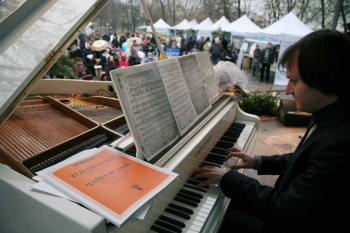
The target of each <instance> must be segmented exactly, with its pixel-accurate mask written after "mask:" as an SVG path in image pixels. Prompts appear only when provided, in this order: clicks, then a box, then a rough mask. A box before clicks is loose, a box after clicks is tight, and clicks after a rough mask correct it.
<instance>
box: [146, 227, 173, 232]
mask: <svg viewBox="0 0 350 233" xmlns="http://www.w3.org/2000/svg"><path fill="white" fill-rule="evenodd" d="M151 230H153V231H156V232H158V233H173V232H171V231H168V230H165V229H163V228H160V227H157V226H155V225H153V226H151Z"/></svg>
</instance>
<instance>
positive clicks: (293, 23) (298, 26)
mask: <svg viewBox="0 0 350 233" xmlns="http://www.w3.org/2000/svg"><path fill="white" fill-rule="evenodd" d="M311 32H312V30H311V29H310V28H309V27H307V26H306V25H305V24H304V23H303V22H302V21H300V20H299V19H298V17H296V16H295V14H294V13H293V12H289V13H288V14H287V15H286V16H284V17H283V18H282V19H280V20H278V21H277V22H275V23H274V24H272V25H271V26H269V27H267V28H265V29H263V30H262V32H260V33H257V32H249V31H248V32H247V34H248V35H247V36H246V40H249V41H256V42H263V43H268V42H271V43H272V44H273V43H278V42H279V43H280V44H281V45H280V50H279V56H278V57H279V58H281V57H282V55H283V52H284V51H285V50H286V49H287V48H288V47H289V46H291V45H292V44H294V43H295V42H297V41H298V40H300V39H301V38H302V37H304V36H306V35H307V34H309V33H311ZM287 83H288V79H287V77H286V74H285V72H282V71H280V70H279V69H276V74H275V81H274V85H283V86H284V85H287Z"/></svg>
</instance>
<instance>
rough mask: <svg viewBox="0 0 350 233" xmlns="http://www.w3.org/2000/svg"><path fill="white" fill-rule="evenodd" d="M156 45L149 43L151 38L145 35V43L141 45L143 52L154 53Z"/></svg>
mask: <svg viewBox="0 0 350 233" xmlns="http://www.w3.org/2000/svg"><path fill="white" fill-rule="evenodd" d="M155 49H156V46H155V45H154V44H152V43H151V38H149V37H147V43H146V44H145V45H144V46H143V52H144V53H145V54H147V53H152V54H153V53H155Z"/></svg>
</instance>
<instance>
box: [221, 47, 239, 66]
mask: <svg viewBox="0 0 350 233" xmlns="http://www.w3.org/2000/svg"><path fill="white" fill-rule="evenodd" d="M226 56H229V57H231V59H228V58H226ZM237 58H238V56H237V54H236V52H235V51H233V50H231V51H228V50H227V49H226V50H225V51H224V52H223V54H222V56H221V60H223V61H230V62H232V63H235V64H236V60H237Z"/></svg>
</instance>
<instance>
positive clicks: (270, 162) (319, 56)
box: [192, 30, 350, 233]
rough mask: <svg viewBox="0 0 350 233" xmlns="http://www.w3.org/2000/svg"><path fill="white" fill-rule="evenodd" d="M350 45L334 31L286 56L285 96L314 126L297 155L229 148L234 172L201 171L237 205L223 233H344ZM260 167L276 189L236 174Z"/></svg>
mask: <svg viewBox="0 0 350 233" xmlns="http://www.w3.org/2000/svg"><path fill="white" fill-rule="evenodd" d="M349 54H350V39H349V38H347V37H346V36H345V35H344V34H342V33H340V32H338V31H335V30H318V31H314V32H311V33H309V34H308V35H306V36H304V37H303V38H302V39H300V40H299V41H298V42H296V43H295V44H293V45H291V46H290V47H289V48H288V49H287V50H285V51H284V53H283V55H282V58H281V59H280V61H279V65H278V66H279V67H280V69H281V70H282V69H286V73H285V74H286V77H287V79H288V84H287V87H286V91H285V92H286V94H287V95H292V96H293V98H294V99H295V104H296V109H297V110H298V111H302V112H308V113H311V114H312V120H311V121H310V124H309V126H308V128H307V130H306V132H305V135H304V137H303V138H302V139H301V140H300V143H299V145H298V147H297V148H296V149H295V151H294V152H293V153H287V154H282V155H272V156H259V155H253V154H251V153H249V152H247V151H245V150H242V149H239V148H236V147H233V148H227V150H226V153H227V154H228V156H227V157H226V159H225V160H226V161H227V160H228V159H229V158H230V157H235V158H239V159H240V161H241V163H238V164H235V165H232V166H231V169H232V170H224V169H221V168H218V167H209V166H208V167H202V168H199V169H196V170H194V171H193V172H192V175H193V176H192V179H201V180H205V181H204V182H201V183H200V184H198V185H196V186H195V188H201V187H204V186H206V185H210V184H217V185H220V186H219V187H221V190H222V192H223V194H224V195H225V196H226V197H228V198H230V199H231V206H230V208H228V209H229V210H228V212H227V214H226V217H225V220H224V221H223V223H222V227H221V229H220V233H226V232H227V233H231V232H233V229H234V231H235V232H273V233H276V232H298V233H299V232H303V233H304V232H305V233H307V232H346V231H347V230H346V229H348V225H349V215H348V214H346V210H348V209H349V208H350V199H349V196H350V169H349V167H350V156H349V155H350V148H349V146H348V144H349V141H350V134H349V131H350V103H349V98H350V92H349V86H350V78H349V68H348V64H349V59H348V56H349ZM241 168H245V169H249V168H250V169H255V170H257V171H258V174H259V175H278V176H279V177H278V179H277V181H276V183H275V185H274V187H271V186H268V185H261V184H260V183H259V182H258V181H257V180H256V179H253V178H250V177H248V176H246V175H244V174H241V173H239V172H237V170H238V169H241Z"/></svg>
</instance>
